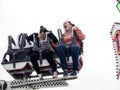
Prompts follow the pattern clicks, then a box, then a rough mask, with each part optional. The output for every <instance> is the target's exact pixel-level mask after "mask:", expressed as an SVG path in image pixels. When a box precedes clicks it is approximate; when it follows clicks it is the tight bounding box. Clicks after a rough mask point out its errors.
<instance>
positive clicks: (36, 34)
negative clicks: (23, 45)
mask: <svg viewBox="0 0 120 90" xmlns="http://www.w3.org/2000/svg"><path fill="white" fill-rule="evenodd" d="M33 34H35V38H37V36H38V33H33ZM33 34H31V35H29V36H28V40H30V41H32V42H33V41H34V40H33Z"/></svg>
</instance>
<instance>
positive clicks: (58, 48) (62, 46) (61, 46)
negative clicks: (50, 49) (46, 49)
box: [57, 44, 65, 51]
mask: <svg viewBox="0 0 120 90" xmlns="http://www.w3.org/2000/svg"><path fill="white" fill-rule="evenodd" d="M64 47H65V45H63V44H60V45H58V46H57V51H59V50H62V48H64Z"/></svg>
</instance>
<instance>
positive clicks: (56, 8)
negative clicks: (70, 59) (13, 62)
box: [0, 0, 120, 90]
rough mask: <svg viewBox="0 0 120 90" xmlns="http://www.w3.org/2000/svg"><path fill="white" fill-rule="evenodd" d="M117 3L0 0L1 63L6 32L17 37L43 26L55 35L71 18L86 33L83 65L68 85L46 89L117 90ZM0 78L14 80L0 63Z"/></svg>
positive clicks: (100, 0)
mask: <svg viewBox="0 0 120 90" xmlns="http://www.w3.org/2000/svg"><path fill="white" fill-rule="evenodd" d="M116 4H117V1H116V0H88V1H86V0H0V36H1V38H0V40H1V44H0V62H1V61H2V58H3V55H4V53H5V51H6V50H7V45H8V41H7V36H8V35H12V36H13V37H14V38H15V40H16V36H17V35H18V34H20V33H28V35H30V34H31V33H33V32H38V31H39V27H40V25H44V26H45V27H46V28H48V29H49V30H52V31H53V33H54V34H55V35H56V36H57V29H58V28H61V29H62V30H63V27H62V26H63V22H64V21H66V20H70V21H71V22H72V23H74V24H76V25H77V26H78V27H79V28H80V29H81V30H82V31H83V33H84V34H85V35H86V39H85V40H84V56H83V59H84V65H83V68H82V70H81V71H80V73H79V74H78V79H76V80H72V81H68V83H69V86H68V87H64V88H52V89H50V88H48V90H53V89H54V90H56V89H58V90H61V89H66V90H73V89H75V88H76V90H120V80H117V79H116V63H115V62H116V61H115V56H114V51H113V46H112V40H111V36H110V31H111V28H112V25H113V24H114V22H120V13H119V11H118V10H117V8H116ZM63 31H64V30H63ZM1 79H4V80H6V81H7V80H13V78H12V77H11V76H10V75H9V74H8V73H7V72H6V71H5V70H4V69H3V67H2V66H1V65H0V80H1ZM43 90H45V89H43Z"/></svg>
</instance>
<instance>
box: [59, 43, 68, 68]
mask: <svg viewBox="0 0 120 90" xmlns="http://www.w3.org/2000/svg"><path fill="white" fill-rule="evenodd" d="M66 52H67V48H66V47H65V45H63V44H61V45H59V46H58V47H57V55H58V57H59V58H60V63H61V66H62V69H63V70H65V69H67V66H68V65H67V62H66Z"/></svg>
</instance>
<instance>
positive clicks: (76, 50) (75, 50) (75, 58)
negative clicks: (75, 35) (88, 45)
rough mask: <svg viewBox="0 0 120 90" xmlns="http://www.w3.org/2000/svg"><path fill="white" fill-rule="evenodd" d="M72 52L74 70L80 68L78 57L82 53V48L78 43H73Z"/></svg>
mask: <svg viewBox="0 0 120 90" xmlns="http://www.w3.org/2000/svg"><path fill="white" fill-rule="evenodd" d="M70 53H71V56H72V60H73V71H76V70H78V57H79V54H80V48H79V47H78V46H77V45H72V46H71V47H70Z"/></svg>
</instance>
